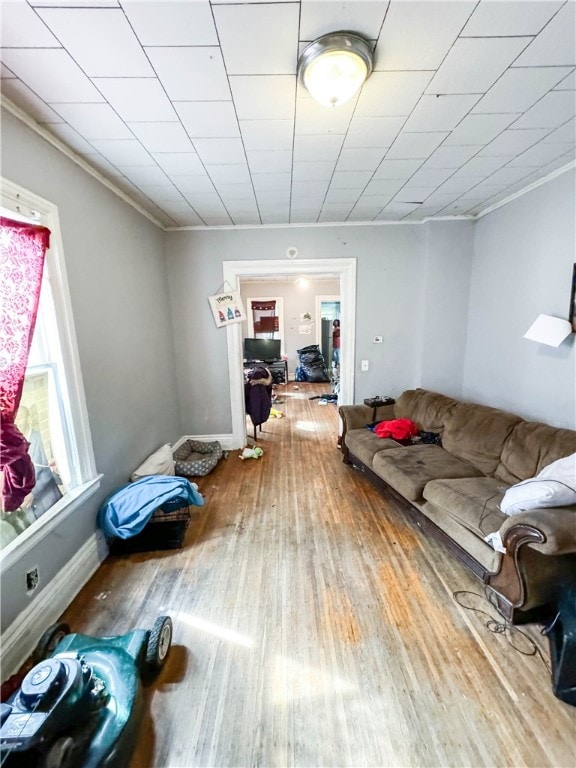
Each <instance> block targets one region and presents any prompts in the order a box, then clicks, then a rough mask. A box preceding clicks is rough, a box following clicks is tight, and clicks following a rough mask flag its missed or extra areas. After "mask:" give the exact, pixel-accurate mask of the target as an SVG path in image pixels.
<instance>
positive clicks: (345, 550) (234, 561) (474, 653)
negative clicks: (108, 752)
mask: <svg viewBox="0 0 576 768" xmlns="http://www.w3.org/2000/svg"><path fill="white" fill-rule="evenodd" d="M326 386H327V385H326V384H317V385H310V384H299V385H298V389H296V386H295V385H294V384H289V385H288V386H287V387H286V388H285V394H284V392H283V391H282V392H281V399H282V400H283V401H284V402H283V403H282V404H280V405H278V406H277V407H278V408H279V409H280V410H282V411H283V412H284V413H285V417H284V418H282V419H274V420H270V421H268V422H267V423H266V424H265V425H264V426H263V431H262V433H258V441H257V444H258V445H260V446H261V447H262V448H263V450H264V455H263V457H262V458H261V459H258V460H245V461H240V460H239V459H238V452H232V453H231V454H230V455H229V457H228V458H227V459H226V460H224V461H222V462H220V464H219V466H218V467H217V468H216V469H215V470H214V471H213V472H212V473H211V474H210V475H208V476H207V477H205V478H200V479H199V482H198V484H199V486H200V490H201V491H202V493H203V494H204V495H205V498H206V506H205V507H203V508H201V509H199V511H198V514H197V516H196V518H195V520H194V522H193V524H192V525H191V527H190V528H189V530H188V533H187V536H186V543H185V546H184V548H183V549H181V550H177V551H174V550H172V551H160V552H151V553H143V554H138V555H132V556H128V557H110V558H108V559H107V561H106V562H105V563H104V564H103V566H102V567H101V568H100V569H99V571H98V573H97V574H95V576H94V577H93V578H92V579H91V581H90V582H89V583H88V584H87V585H86V587H85V588H84V589H83V590H82V592H81V593H80V594H79V595H78V597H77V598H76V599H75V601H74V602H73V603H72V605H71V606H70V607H69V609H68V610H67V611H66V613H65V615H64V617H63V618H64V619H65V620H66V621H68V622H69V623H70V624H71V626H72V628H73V630H75V631H82V632H87V633H92V632H93V633H95V634H115V633H120V632H125V631H128V630H130V629H131V628H133V627H135V626H144V627H147V626H151V625H152V623H153V621H154V619H155V618H156V616H157V615H160V614H164V613H169V614H170V615H171V616H172V618H173V621H174V629H175V635H174V643H175V644H174V646H173V648H172V649H171V652H170V657H169V660H168V663H167V666H166V667H165V669H164V670H163V672H162V673H161V675H160V677H159V678H158V680H157V681H155V683H154V684H153V685H152V686H150V687H149V688H147V690H146V698H147V709H148V713H147V716H146V720H145V722H144V724H143V728H142V734H141V739H140V741H139V744H138V747H137V749H136V752H135V754H134V757H133V760H132V763H131V766H132V768H145V767H147V766H160V767H162V768H168V767H170V768H179V767H181V766H182V767H183V766H186V767H190V768H192V767H195V766H202V767H203V768H204V767H205V766H306V767H311V766H334V767H336V766H403V767H404V766H454V767H455V768H456V767H460V766H475V767H476V766H495V765H498V766H533V767H534V768H537V767H538V768H540V767H542V766H554V767H557V766H574V764H575V763H576V739H575V735H576V709H575V708H573V707H570V706H568V705H566V704H564V703H563V702H560V701H559V700H557V699H556V698H555V697H554V696H553V694H552V691H551V683H550V673H549V669H548V668H547V666H546V663H545V662H547V663H548V664H549V660H548V651H547V643H546V641H545V640H544V639H543V638H542V637H541V636H540V635H539V633H538V628H537V627H531V628H523V630H522V631H524V632H526V633H528V635H530V637H532V639H534V640H535V641H536V642H537V643H538V645H539V647H541V648H542V649H543V652H544V658H542V657H540V656H538V655H535V656H526V655H522V654H520V653H518V652H517V651H516V650H514V648H513V647H512V646H511V645H510V643H509V642H508V639H507V636H506V635H505V634H493V633H491V632H489V631H488V629H487V628H486V627H485V622H486V619H487V617H486V616H483V615H482V614H480V613H477V612H472V611H469V610H467V609H465V608H464V607H462V606H461V605H459V604H458V602H456V600H455V599H454V598H453V592H454V591H456V590H465V591H471V592H473V593H476V594H477V595H478V597H473V596H472V597H470V596H467V597H468V599H469V600H471V601H473V604H474V605H476V606H477V607H478V608H479V609H481V610H484V611H486V612H487V613H489V614H490V615H491V616H495V612H494V609H493V608H492V607H491V606H489V605H488V604H487V602H486V601H485V599H484V597H483V588H482V585H481V584H480V583H479V582H478V581H477V580H476V579H474V578H473V577H472V576H471V575H470V574H469V573H468V572H467V571H466V570H465V569H464V568H463V567H462V566H461V565H460V564H459V563H458V562H456V561H454V560H453V559H452V558H451V557H450V555H449V554H448V553H447V552H446V551H445V550H444V549H443V548H442V547H441V546H440V545H439V544H438V543H436V542H430V541H428V540H426V538H425V535H424V534H423V532H422V531H421V530H420V528H419V527H418V526H417V525H416V524H415V523H414V522H413V521H412V520H411V519H410V518H409V517H407V516H406V514H405V512H404V511H403V509H402V508H401V507H400V505H399V504H398V503H397V502H395V501H393V500H389V499H384V498H383V497H382V496H381V495H380V494H379V493H378V492H377V491H376V490H375V489H374V488H372V486H371V485H370V484H369V483H368V482H367V480H366V478H365V477H363V475H362V474H361V473H360V472H358V471H357V470H354V469H353V468H351V467H349V466H346V465H344V464H343V463H342V460H341V458H342V457H341V453H340V451H338V450H337V449H336V440H337V430H338V417H337V409H336V407H335V406H334V405H332V404H328V405H319V401H318V400H311V399H309V398H310V397H311V396H314V395H316V394H320V393H322V392H325V391H326ZM279 389H282V390H284V388H279ZM515 637H516V641H517V642H518V641H519V640H520V639H522V638H520V636H519V635H515Z"/></svg>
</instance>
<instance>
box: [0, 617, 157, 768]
mask: <svg viewBox="0 0 576 768" xmlns="http://www.w3.org/2000/svg"><path fill="white" fill-rule="evenodd" d="M171 643H172V621H171V619H170V618H169V617H168V616H160V617H159V618H158V619H157V620H156V622H155V624H154V626H153V628H152V629H151V630H145V629H135V630H133V631H132V632H129V633H128V634H126V635H118V636H116V637H102V638H96V637H89V636H88V635H80V634H71V633H70V629H69V627H68V626H67V625H66V624H56V625H54V626H53V627H50V629H49V630H47V632H46V633H45V634H44V636H43V637H42V639H41V640H40V642H39V644H38V646H37V648H36V651H35V660H37V661H38V663H36V665H35V666H34V667H33V668H32V669H31V670H30V671H29V672H28V673H27V674H26V676H25V677H24V679H23V680H22V683H21V684H20V688H19V689H18V690H17V691H16V692H15V693H13V694H12V696H10V698H9V699H8V701H7V702H6V703H3V704H1V705H0V708H1V709H0V762H1V765H2V768H4V766H5V765H6V766H10V767H11V768H12V767H14V768H18V767H19V766H26V768H96V767H97V766H98V767H100V766H102V767H103V766H106V768H111V767H112V766H118V768H120V766H122V767H123V768H125V766H127V765H128V763H129V761H130V756H131V754H132V750H133V747H134V743H135V740H136V737H137V735H138V729H139V726H140V722H141V719H142V714H143V696H142V682H148V681H149V680H150V679H151V678H152V677H153V676H154V675H155V674H157V673H158V672H159V671H160V669H162V667H163V666H164V662H165V661H166V657H167V655H168V651H169V649H170V645H171Z"/></svg>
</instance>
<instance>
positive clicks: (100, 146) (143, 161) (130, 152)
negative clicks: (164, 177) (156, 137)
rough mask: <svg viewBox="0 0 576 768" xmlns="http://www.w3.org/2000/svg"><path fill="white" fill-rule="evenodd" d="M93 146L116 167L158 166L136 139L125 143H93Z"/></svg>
mask: <svg viewBox="0 0 576 768" xmlns="http://www.w3.org/2000/svg"><path fill="white" fill-rule="evenodd" d="M92 145H93V146H94V147H95V148H96V149H97V150H98V152H100V154H102V155H104V157H106V158H107V159H108V160H110V162H111V163H113V164H114V165H117V166H118V165H122V166H129V165H156V163H155V162H154V159H153V158H152V157H151V156H150V155H149V154H148V152H147V151H146V150H145V149H144V147H143V146H142V144H140V142H139V141H136V139H128V140H125V141H93V142H92Z"/></svg>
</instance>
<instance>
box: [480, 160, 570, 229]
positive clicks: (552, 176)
mask: <svg viewBox="0 0 576 768" xmlns="http://www.w3.org/2000/svg"><path fill="white" fill-rule="evenodd" d="M572 168H576V160H571V161H570V162H569V163H566V165H563V166H562V167H560V168H557V169H556V170H555V171H552V173H549V174H548V175H547V176H543V177H542V178H541V179H537V180H536V181H533V182H532V184H529V185H528V186H527V187H524V189H520V190H519V191H518V192H514V194H512V195H509V196H508V197H505V198H504V200H500V201H499V202H497V203H494V205H491V206H489V207H488V208H485V209H484V210H483V211H480V213H477V214H476V215H475V216H474V217H473V218H474V219H475V220H478V219H481V218H482V217H483V216H486V214H487V213H492V211H496V210H498V208H502V206H503V205H508V203H511V202H512V201H513V200H516V199H517V198H518V197H522V195H527V194H528V192H532V190H533V189H536V188H537V187H541V186H542V184H547V183H548V182H549V181H552V180H553V179H556V178H558V176H562V174H564V173H566V172H567V171H570V170H572Z"/></svg>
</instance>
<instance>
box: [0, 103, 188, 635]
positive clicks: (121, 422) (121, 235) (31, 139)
mask: <svg viewBox="0 0 576 768" xmlns="http://www.w3.org/2000/svg"><path fill="white" fill-rule="evenodd" d="M2 118H3V123H2V129H3V132H2V175H3V176H4V177H5V178H7V179H9V180H11V181H13V182H15V183H17V184H20V185H21V186H23V187H25V188H26V189H28V190H30V191H32V192H35V193H36V194H38V195H41V196H42V197H44V198H46V199H47V200H49V201H51V202H52V203H55V204H56V205H57V206H58V210H59V217H60V226H61V230H62V240H63V245H64V255H65V260H66V269H67V274H68V282H69V286H70V292H71V300H72V310H73V315H74V323H75V328H76V334H77V338H78V347H79V355H80V363H81V367H82V374H83V379H84V385H85V389H86V399H87V405H88V415H89V420H90V427H91V431H92V439H93V444H94V452H95V457H96V466H97V469H98V471H99V472H101V473H102V474H103V478H102V483H101V488H100V490H99V492H98V495H97V496H94V497H92V499H91V500H90V502H89V503H87V504H86V505H84V507H82V508H81V509H79V510H78V511H77V512H76V513H74V514H73V515H72V516H70V517H68V519H67V520H66V522H65V524H64V525H61V526H60V527H58V528H56V529H55V530H54V531H53V533H51V534H50V535H49V537H48V538H47V539H45V540H44V541H43V542H42V544H41V546H39V547H37V548H35V549H33V550H32V551H31V552H29V553H28V554H27V555H26V556H25V557H22V558H21V560H20V562H19V563H18V564H17V565H16V566H14V568H12V569H11V570H9V571H8V572H7V573H5V574H4V576H3V580H2V629H5V628H6V627H7V626H9V625H10V623H11V622H12V620H13V619H14V618H15V616H16V615H17V614H18V613H19V612H20V611H22V610H23V609H24V608H25V607H27V605H28V604H29V601H30V599H31V598H29V597H27V596H26V594H25V572H26V571H27V570H29V569H30V568H31V567H33V566H36V565H37V566H38V567H39V569H40V575H41V586H42V585H45V584H47V583H48V582H49V581H50V579H51V578H52V577H53V576H54V575H55V574H56V573H58V571H59V570H60V569H61V568H62V567H63V566H64V565H65V564H66V563H67V562H68V561H69V560H70V558H71V557H72V556H73V555H74V554H75V553H76V552H78V550H79V549H80V547H81V546H82V545H83V543H84V542H85V541H86V540H87V539H88V538H89V537H90V535H91V534H92V533H93V532H94V530H95V517H96V512H97V509H98V507H99V505H100V502H101V501H102V499H103V498H104V496H106V495H107V494H109V493H110V492H111V491H113V490H114V489H115V488H117V487H118V486H119V485H120V484H123V483H125V482H126V481H127V479H128V477H129V475H130V473H131V471H132V470H133V469H134V468H135V467H136V465H137V464H138V463H139V462H140V461H141V460H142V459H144V458H145V457H146V456H147V455H148V454H149V453H151V452H152V451H153V450H154V449H155V448H157V447H158V446H159V445H161V444H162V443H164V442H167V441H175V440H176V439H177V438H178V437H179V436H180V434H181V432H180V429H179V416H178V404H177V400H176V381H175V374H174V348H173V332H172V325H171V317H170V311H169V298H168V284H167V278H166V270H165V266H164V251H163V237H164V233H163V232H162V231H161V230H160V229H158V228H157V227H156V226H154V225H153V224H152V223H151V222H149V221H148V220H147V219H145V218H144V217H143V216H141V215H140V214H138V213H137V212H136V211H135V210H134V209H133V208H132V207H130V206H129V205H127V204H125V203H124V202H123V201H122V200H120V199H119V198H118V197H117V196H116V195H114V194H113V193H112V192H110V191H109V190H108V189H106V188H105V187H104V186H102V185H101V184H100V183H98V182H97V181H96V180H95V179H93V178H92V177H91V176H89V175H88V174H86V173H85V172H84V171H83V170H82V169H81V168H80V167H79V166H77V165H76V164H75V163H73V162H72V161H71V160H69V159H68V158H66V157H65V156H64V155H62V154H61V153H60V152H59V151H57V150H56V149H55V148H54V147H52V146H51V145H50V144H49V143H47V142H46V141H44V140H43V139H42V138H40V137H39V136H38V135H36V134H35V133H34V132H32V131H31V130H29V129H28V128H27V127H26V126H24V125H23V124H22V123H21V122H20V121H19V120H16V118H14V117H13V116H12V115H11V114H9V113H6V112H4V111H3V112H2ZM40 594H41V589H39V590H38V592H36V593H35V594H34V599H38V596H39V595H40Z"/></svg>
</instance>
